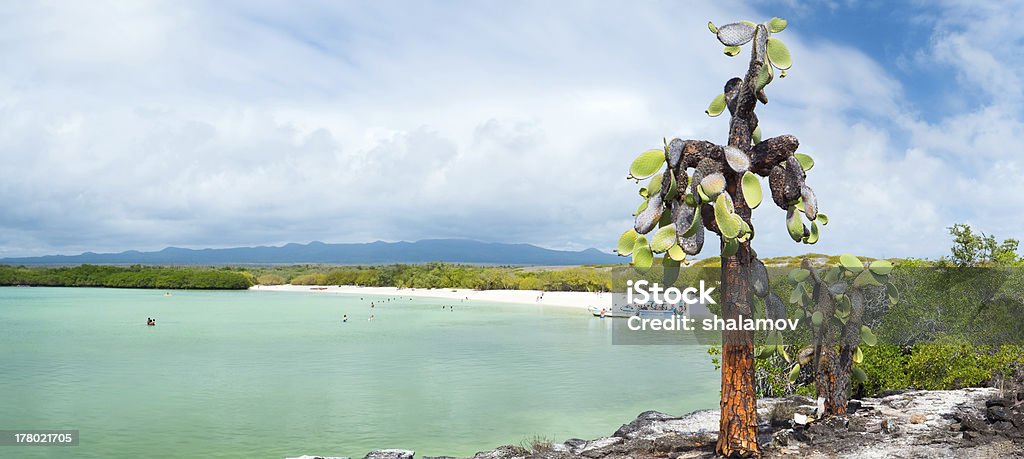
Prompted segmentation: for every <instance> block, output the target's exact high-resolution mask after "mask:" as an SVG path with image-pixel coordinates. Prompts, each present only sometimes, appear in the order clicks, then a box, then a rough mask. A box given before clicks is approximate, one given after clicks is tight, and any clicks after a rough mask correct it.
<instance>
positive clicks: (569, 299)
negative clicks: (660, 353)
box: [249, 284, 612, 311]
mask: <svg viewBox="0 0 1024 459" xmlns="http://www.w3.org/2000/svg"><path fill="white" fill-rule="evenodd" d="M314 289H316V290H314ZM249 290H250V291H257V292H292V293H300V292H301V293H334V294H350V295H378V296H408V297H416V298H439V299H448V300H466V299H468V300H469V301H484V302H492V303H508V304H520V305H524V306H526V305H534V306H558V307H566V308H574V309H581V310H584V311H586V310H587V308H589V307H591V306H594V307H597V308H602V307H603V308H609V309H610V308H611V305H612V294H611V292H545V291H540V290H472V289H450V288H401V289H400V288H398V287H361V286H357V285H292V284H285V285H254V286H252V287H249Z"/></svg>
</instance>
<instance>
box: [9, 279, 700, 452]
mask: <svg viewBox="0 0 1024 459" xmlns="http://www.w3.org/2000/svg"><path fill="white" fill-rule="evenodd" d="M173 293H174V294H173V296H169V297H168V296H164V292H162V291H150V290H114V289H72V288H68V289H60V288H0V396H2V397H3V401H2V402H0V429H78V430H80V432H81V440H80V442H81V445H80V446H77V447H0V457H26V458H36V457H88V458H117V457H200V456H201V457H241V456H245V457H271V458H273V457H278V458H279V457H285V456H298V455H302V454H330V455H347V456H353V457H362V455H363V454H364V453H366V452H367V451H368V450H371V449H375V448H399V447H400V448H408V449H413V450H415V451H416V452H417V455H419V456H423V455H441V454H447V455H456V456H459V455H461V456H466V455H471V454H472V453H474V452H476V451H479V450H484V449H490V448H493V447H496V446H498V445H502V444H519V443H520V442H522V441H524V440H525V439H527V438H532V437H534V436H541V437H547V438H549V439H552V440H556V441H562V440H565V439H567V438H571V437H582V438H591V437H597V436H601V435H608V434H611V433H612V432H614V431H615V429H617V428H618V427H619V426H620V425H621V424H622V423H624V422H626V421H628V420H630V419H632V418H633V417H634V416H636V415H637V414H638V413H640V412H642V411H644V410H649V409H656V410H659V411H665V412H670V413H683V412H687V411H691V410H695V409H702V408H712V407H715V406H716V405H717V397H718V390H719V376H718V373H717V372H716V371H715V370H714V367H713V366H712V365H711V363H710V361H709V359H708V356H707V354H706V353H705V352H704V349H703V348H701V347H698V346H657V347H653V346H613V345H612V344H611V328H610V327H609V323H610V320H607V319H606V320H602V319H597V318H592V317H590V316H589V314H586V313H585V312H582V311H579V310H576V309H568V308H555V307H542V306H536V305H530V306H521V305H504V304H496V303H478V302H474V303H468V302H462V303H460V302H454V306H455V307H454V310H453V311H452V310H442V309H441V305H443V304H451V303H452V301H451V300H441V299H427V298H417V299H413V300H410V299H409V298H407V297H406V298H403V299H400V300H398V299H395V300H392V301H390V302H385V301H384V298H385V297H370V296H364V297H363V299H362V300H361V299H360V296H359V295H355V296H353V295H338V294H327V293H277V292H253V291H245V292H206V291H175V292H173ZM371 299H372V300H374V301H375V302H376V303H377V304H378V306H377V307H375V308H374V310H373V314H374V315H375V316H376V320H374V321H372V322H370V321H368V320H366V319H367V318H368V316H369V314H370V312H371V311H370V308H369V305H368V303H369V301H370V300H371ZM342 314H348V315H349V318H350V320H349V323H345V324H343V323H341V320H340V319H341V316H342ZM147 317H154V318H156V319H157V326H156V327H146V326H145V321H146V318H147Z"/></svg>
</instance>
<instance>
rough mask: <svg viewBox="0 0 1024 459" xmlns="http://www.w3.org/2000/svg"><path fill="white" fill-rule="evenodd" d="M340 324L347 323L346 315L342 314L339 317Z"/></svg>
mask: <svg viewBox="0 0 1024 459" xmlns="http://www.w3.org/2000/svg"><path fill="white" fill-rule="evenodd" d="M341 322H342V323H348V314H344V315H342V316H341Z"/></svg>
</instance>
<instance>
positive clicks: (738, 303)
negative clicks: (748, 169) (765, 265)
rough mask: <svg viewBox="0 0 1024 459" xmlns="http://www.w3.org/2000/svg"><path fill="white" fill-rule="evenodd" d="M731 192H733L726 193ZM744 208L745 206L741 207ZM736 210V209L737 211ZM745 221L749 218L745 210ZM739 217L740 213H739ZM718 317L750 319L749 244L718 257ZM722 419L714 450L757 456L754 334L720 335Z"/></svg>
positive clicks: (742, 455)
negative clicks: (720, 281) (719, 292)
mask: <svg viewBox="0 0 1024 459" xmlns="http://www.w3.org/2000/svg"><path fill="white" fill-rule="evenodd" d="M729 192H730V193H733V192H734V190H729ZM744 207H746V206H744ZM736 210H737V211H739V210H740V209H739V208H737V209H736ZM745 210H746V216H744V218H745V219H749V218H750V209H749V208H747V209H745ZM740 215H743V214H740ZM722 286H723V288H724V290H723V291H722V316H723V318H725V320H730V319H731V320H738V319H739V316H741V315H742V316H743V317H748V318H749V317H751V316H752V315H753V314H752V309H751V296H750V295H751V287H750V243H749V242H744V243H742V244H740V247H739V250H737V251H736V255H734V256H732V257H728V258H724V257H723V258H722ZM721 408H722V417H721V419H720V420H719V433H718V444H717V445H716V448H715V450H716V451H717V452H718V454H720V455H722V456H725V457H736V456H739V457H750V456H757V455H759V454H760V450H759V448H758V446H757V394H756V393H755V392H754V334H753V332H750V331H723V332H722V403H721Z"/></svg>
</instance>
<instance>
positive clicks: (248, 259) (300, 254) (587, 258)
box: [0, 239, 626, 266]
mask: <svg viewBox="0 0 1024 459" xmlns="http://www.w3.org/2000/svg"><path fill="white" fill-rule="evenodd" d="M625 260H626V259H625V258H620V257H618V256H615V255H613V254H610V253H606V252H602V251H600V250H597V249H586V250H582V251H578V252H573V251H564V250H551V249H545V248H542V247H537V246H535V245H530V244H503V243H496V242H479V241H472V240H467V239H428V240H422V241H417V242H381V241H377V242H371V243H362V244H325V243H323V242H310V243H309V244H294V243H293V244H287V245H284V246H280V247H266V246H261V247H236V248H230V249H198V250H197V249H183V248H178V247H168V248H166V249H163V250H161V251H159V252H139V251H136V250H129V251H127V252H121V253H93V252H85V253H83V254H81V255H46V256H42V257H23V258H0V264H7V265H78V264H110V265H125V264H144V265H230V264H292V263H325V264H344V265H369V264H387V263H427V262H432V261H443V262H450V263H474V264H502V265H563V266H564V265H586V264H618V263H623V262H625Z"/></svg>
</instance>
